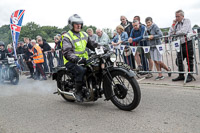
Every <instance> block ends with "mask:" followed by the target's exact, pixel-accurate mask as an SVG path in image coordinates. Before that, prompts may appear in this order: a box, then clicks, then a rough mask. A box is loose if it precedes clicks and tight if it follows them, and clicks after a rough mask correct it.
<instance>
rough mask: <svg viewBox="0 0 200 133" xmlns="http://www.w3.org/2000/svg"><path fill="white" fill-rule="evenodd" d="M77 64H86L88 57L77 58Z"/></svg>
mask: <svg viewBox="0 0 200 133" xmlns="http://www.w3.org/2000/svg"><path fill="white" fill-rule="evenodd" d="M77 64H79V65H81V64H86V59H85V58H83V57H81V58H79V57H78V58H77Z"/></svg>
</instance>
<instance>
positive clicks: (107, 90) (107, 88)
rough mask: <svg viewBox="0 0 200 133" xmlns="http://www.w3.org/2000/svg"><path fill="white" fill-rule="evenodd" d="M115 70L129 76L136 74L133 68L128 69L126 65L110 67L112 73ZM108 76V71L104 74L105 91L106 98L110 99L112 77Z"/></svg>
mask: <svg viewBox="0 0 200 133" xmlns="http://www.w3.org/2000/svg"><path fill="white" fill-rule="evenodd" d="M114 71H120V72H123V73H124V74H125V75H128V77H130V78H134V77H135V76H136V74H135V73H134V72H133V71H132V70H128V69H126V68H124V67H111V68H109V72H110V74H111V75H112V72H114ZM108 76H109V74H108V73H105V74H104V75H103V92H104V95H105V98H106V100H110V98H111V97H112V89H111V83H110V78H109V77H108Z"/></svg>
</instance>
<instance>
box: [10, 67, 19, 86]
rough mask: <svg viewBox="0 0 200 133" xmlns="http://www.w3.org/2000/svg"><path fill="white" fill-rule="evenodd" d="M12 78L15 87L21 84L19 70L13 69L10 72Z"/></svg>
mask: <svg viewBox="0 0 200 133" xmlns="http://www.w3.org/2000/svg"><path fill="white" fill-rule="evenodd" d="M10 76H11V80H10V81H11V83H12V84H13V85H17V84H18V83H19V73H18V72H17V68H16V67H15V68H12V69H11V71H10Z"/></svg>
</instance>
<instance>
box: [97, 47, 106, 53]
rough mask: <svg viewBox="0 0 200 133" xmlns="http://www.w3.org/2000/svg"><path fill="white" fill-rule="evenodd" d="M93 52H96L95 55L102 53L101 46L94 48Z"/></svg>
mask: <svg viewBox="0 0 200 133" xmlns="http://www.w3.org/2000/svg"><path fill="white" fill-rule="evenodd" d="M95 52H96V54H97V55H101V54H104V50H103V47H100V48H95Z"/></svg>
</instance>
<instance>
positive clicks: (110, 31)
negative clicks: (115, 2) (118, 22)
mask: <svg viewBox="0 0 200 133" xmlns="http://www.w3.org/2000/svg"><path fill="white" fill-rule="evenodd" d="M102 31H104V32H105V33H106V34H107V35H108V36H109V38H112V29H109V28H105V29H103V30H102Z"/></svg>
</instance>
